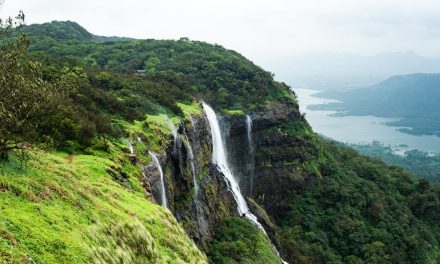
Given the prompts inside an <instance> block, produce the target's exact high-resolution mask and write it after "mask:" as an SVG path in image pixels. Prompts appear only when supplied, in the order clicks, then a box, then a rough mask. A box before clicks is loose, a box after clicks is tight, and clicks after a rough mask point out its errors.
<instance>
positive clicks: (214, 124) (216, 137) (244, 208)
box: [203, 103, 288, 264]
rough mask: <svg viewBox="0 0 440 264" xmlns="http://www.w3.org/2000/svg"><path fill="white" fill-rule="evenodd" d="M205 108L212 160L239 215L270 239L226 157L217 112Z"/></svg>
mask: <svg viewBox="0 0 440 264" xmlns="http://www.w3.org/2000/svg"><path fill="white" fill-rule="evenodd" d="M203 109H204V110H205V113H206V117H207V119H208V122H209V126H210V128H211V136H212V162H213V163H214V164H216V165H217V166H218V168H219V170H220V172H221V173H222V174H223V175H224V177H225V178H226V180H227V182H228V185H229V189H230V191H231V192H232V194H233V196H234V199H235V201H236V202H237V205H238V208H237V210H238V213H239V215H241V216H244V217H246V218H247V219H248V220H249V221H250V222H251V223H252V224H254V225H255V226H256V227H257V228H258V229H260V231H261V232H262V233H263V234H264V235H265V236H266V237H267V238H268V240H269V241H270V239H269V237H268V235H267V233H266V230H264V227H263V226H262V225H261V224H260V222H258V219H257V217H256V216H255V215H254V214H253V213H252V212H251V210H249V207H248V205H247V203H246V200H245V199H244V197H243V194H242V193H241V190H240V187H239V185H238V183H237V181H236V179H235V177H234V175H233V174H232V171H231V169H230V167H229V164H228V161H227V157H226V147H225V145H224V143H223V138H222V133H221V130H220V125H219V122H218V118H217V115H216V113H215V112H214V110H213V109H212V108H211V107H210V106H209V105H207V104H205V103H203ZM272 247H273V249H274V250H275V252H276V253H277V255H278V256H280V254H279V252H278V250H277V249H276V248H275V246H274V245H273V244H272ZM282 263H284V264H288V263H287V262H285V261H284V260H282Z"/></svg>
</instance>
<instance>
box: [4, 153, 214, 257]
mask: <svg viewBox="0 0 440 264" xmlns="http://www.w3.org/2000/svg"><path fill="white" fill-rule="evenodd" d="M28 154H29V155H30V157H29V160H28V161H27V162H26V164H25V165H20V162H19V161H18V160H17V159H16V158H15V157H11V160H10V161H9V162H8V163H2V164H1V165H0V200H1V207H0V263H23V261H25V260H26V259H30V258H32V259H33V260H34V261H35V262H36V263H91V262H93V263H170V262H171V263H206V261H205V259H204V257H203V255H202V254H201V253H200V252H199V251H198V249H197V247H196V246H195V245H194V243H193V242H192V241H191V240H189V238H188V237H187V236H186V234H185V232H184V231H183V229H182V228H181V226H180V225H179V224H178V223H177V222H176V220H175V219H174V217H173V216H172V214H171V213H170V212H169V211H167V210H165V209H163V208H162V207H160V206H158V205H155V204H153V203H152V202H150V201H149V200H148V199H146V197H145V194H144V191H143V189H142V187H141V186H140V183H139V180H138V177H140V175H141V172H140V169H139V168H137V167H134V166H133V165H131V164H129V163H124V162H123V161H124V160H126V159H127V157H125V155H126V154H124V153H123V152H121V151H120V150H119V149H118V148H117V147H115V146H113V145H111V147H110V151H109V152H99V153H96V154H95V155H93V156H91V155H75V156H69V157H68V158H65V156H67V154H65V153H57V154H56V155H55V154H54V153H47V152H43V151H30V152H28ZM120 164H124V165H123V166H121V165H120ZM114 175H123V177H125V180H126V181H127V182H129V186H130V188H129V189H127V188H126V187H123V186H122V185H120V184H119V183H117V182H116V181H115V179H114V177H113V176H114Z"/></svg>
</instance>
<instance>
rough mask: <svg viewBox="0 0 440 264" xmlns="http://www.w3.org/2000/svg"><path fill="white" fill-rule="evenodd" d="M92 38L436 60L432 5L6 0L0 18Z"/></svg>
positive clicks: (258, 53)
mask: <svg viewBox="0 0 440 264" xmlns="http://www.w3.org/2000/svg"><path fill="white" fill-rule="evenodd" d="M18 10H23V11H24V12H25V14H26V18H27V23H28V24H31V23H42V22H48V21H52V20H72V21H76V22H78V23H79V24H81V25H82V26H84V27H85V28H86V29H87V30H89V31H90V32H92V33H94V34H98V35H105V36H110V35H117V36H128V37H134V38H160V39H177V38H180V37H189V38H190V39H194V40H203V41H207V42H211V43H218V44H221V45H223V46H225V47H227V48H230V49H235V50H237V51H239V52H240V53H243V54H244V55H246V56H248V57H250V58H251V59H253V60H256V61H258V60H259V59H261V58H265V57H279V56H285V55H293V54H298V53H305V52H314V51H323V50H326V51H338V52H354V53H361V54H374V53H380V52H388V51H406V50H414V51H415V52H417V53H418V54H421V55H425V56H430V57H440V1H439V0H379V1H377V0H154V1H153V0H75V1H72V0H69V1H67V0H6V1H5V3H4V6H3V8H2V10H0V16H1V17H5V16H7V15H14V14H16V13H17V11H18Z"/></svg>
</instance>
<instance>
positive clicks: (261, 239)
mask: <svg viewBox="0 0 440 264" xmlns="http://www.w3.org/2000/svg"><path fill="white" fill-rule="evenodd" d="M275 254H276V253H275V252H274V251H273V249H272V248H271V246H270V244H269V243H267V241H266V237H265V236H264V235H263V234H262V233H261V232H260V231H259V230H258V229H257V228H256V227H254V226H252V224H250V223H249V221H247V220H246V219H242V218H230V219H225V222H224V224H223V225H221V226H218V227H217V228H216V235H215V237H214V238H213V240H212V241H210V243H209V244H208V246H207V255H208V258H209V260H210V262H211V263H219V264H228V263H231V264H232V263H237V264H238V263H249V264H250V263H261V264H263V263H265V264H271V263H273V264H278V263H279V261H278V258H277V256H276V255H275Z"/></svg>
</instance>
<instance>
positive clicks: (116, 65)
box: [0, 22, 440, 263]
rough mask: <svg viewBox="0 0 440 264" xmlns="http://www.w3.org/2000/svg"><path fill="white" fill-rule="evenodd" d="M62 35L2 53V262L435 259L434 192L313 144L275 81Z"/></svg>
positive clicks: (143, 43) (195, 50)
mask: <svg viewBox="0 0 440 264" xmlns="http://www.w3.org/2000/svg"><path fill="white" fill-rule="evenodd" d="M71 25H72V24H71V23H62V22H53V23H50V24H45V25H43V26H41V25H33V26H29V27H23V28H22V29H21V30H22V32H26V33H27V34H28V35H29V36H30V43H31V44H30V46H29V48H28V50H29V52H28V53H26V50H27V47H26V46H25V45H24V44H21V43H22V41H23V42H24V43H26V42H25V41H24V40H26V39H24V40H23V39H22V38H19V37H18V36H19V35H18V33H17V32H15V33H14V34H11V35H8V37H7V38H6V37H5V39H4V41H5V42H6V43H7V42H9V43H12V44H10V45H9V46H4V49H2V50H1V53H0V55H1V56H2V58H4V60H0V66H1V67H2V68H1V70H2V71H3V72H4V73H5V75H4V76H5V78H2V79H0V84H1V86H0V87H1V89H3V90H5V91H8V90H7V89H14V91H15V93H14V94H11V93H1V96H2V97H0V100H1V101H0V102H2V107H1V108H0V110H1V112H0V117H1V118H2V121H3V122H4V124H12V125H11V126H10V127H5V126H4V127H2V128H0V136H1V137H0V143H1V144H0V154H1V153H3V154H2V155H0V157H1V158H2V161H1V163H0V177H1V178H0V203H1V205H0V209H1V214H0V262H4V263H22V262H23V260H24V261H25V262H26V261H27V262H30V261H29V258H30V257H32V259H33V260H35V261H36V262H37V263H59V262H63V263H90V262H93V263H205V262H206V261H207V260H208V261H209V262H210V263H281V258H282V259H284V260H285V261H287V262H289V263H437V262H438V261H439V260H440V244H439V243H440V226H439V223H438V221H437V220H438V219H439V217H440V186H438V185H436V184H430V183H427V182H425V181H420V180H418V179H416V178H415V177H413V176H412V175H410V174H409V173H407V172H405V171H404V170H403V169H401V168H399V167H389V166H386V165H385V164H384V163H382V162H378V161H376V160H371V159H369V158H366V157H364V156H360V155H359V154H357V153H356V152H355V151H354V150H352V149H350V148H344V147H340V146H337V145H335V144H333V143H331V142H327V141H326V140H324V139H322V138H320V137H319V136H318V135H316V134H315V133H314V132H313V131H312V129H311V128H310V126H309V125H308V123H307V120H306V119H305V118H304V116H303V115H301V113H300V112H299V109H298V103H297V100H296V96H295V94H294V93H293V92H291V91H290V89H289V87H288V86H286V85H285V84H283V83H278V82H275V81H274V80H273V78H272V75H271V74H270V73H269V72H267V71H265V70H263V69H261V68H260V67H258V66H256V65H255V64H253V63H252V62H251V61H249V60H247V59H246V58H244V57H243V56H241V55H240V54H238V53H237V52H234V51H231V50H227V49H225V48H223V47H221V46H219V45H211V44H208V43H204V42H199V41H191V40H188V39H180V40H178V41H171V40H127V41H117V42H114V41H106V42H99V41H96V40H93V39H90V38H84V36H85V35H87V34H85V35H84V34H82V33H81V32H83V33H84V32H87V31H86V30H84V29H78V28H77V27H76V26H75V27H73V29H72V27H71ZM57 30H60V32H65V33H63V34H58V33H56V32H57ZM70 30H73V31H72V32H70ZM51 32H55V33H51ZM78 32H79V33H80V34H77V33H78ZM60 36H61V37H60ZM62 36H69V37H66V38H64V37H62ZM2 37H3V36H2ZM15 41H18V44H14V43H16V42H15ZM14 56H15V57H14ZM11 57H12V58H17V59H9V58H11ZM36 60H37V61H39V63H35V61H36ZM140 69H144V70H146V72H145V74H144V73H141V74H137V72H136V70H140ZM29 92H32V93H31V94H32V95H34V96H29ZM20 93H21V95H22V96H15V95H16V94H18V95H20ZM36 99H38V100H36ZM11 102H14V103H11ZM31 103H32V104H35V105H36V106H38V107H37V108H30V107H29V104H31ZM209 106H212V109H211V108H210V107H209ZM24 112H25V113H32V115H29V116H28V115H24V117H23V113H24ZM22 118H24V120H26V121H27V124H30V125H29V126H27V125H23V122H18V123H14V122H16V119H17V120H22ZM14 124H19V125H20V126H14ZM5 146H6V147H5ZM8 146H12V147H11V148H12V150H11V149H10V148H8ZM21 163H22V164H21ZM229 176H230V178H228V177H229ZM235 184H237V186H239V188H234V187H236V186H235ZM240 196H241V197H240ZM240 198H241V199H240ZM158 204H160V205H162V206H159V205H158ZM165 207H166V208H165ZM182 230H185V232H183V231H182ZM263 230H264V232H265V233H266V234H267V236H266V235H265V234H264V232H263ZM195 245H197V248H196V247H195ZM277 251H278V252H277ZM202 252H203V253H202ZM277 253H279V254H280V256H281V258H280V257H278V256H277ZM205 256H206V257H205ZM124 261H125V262H124Z"/></svg>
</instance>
